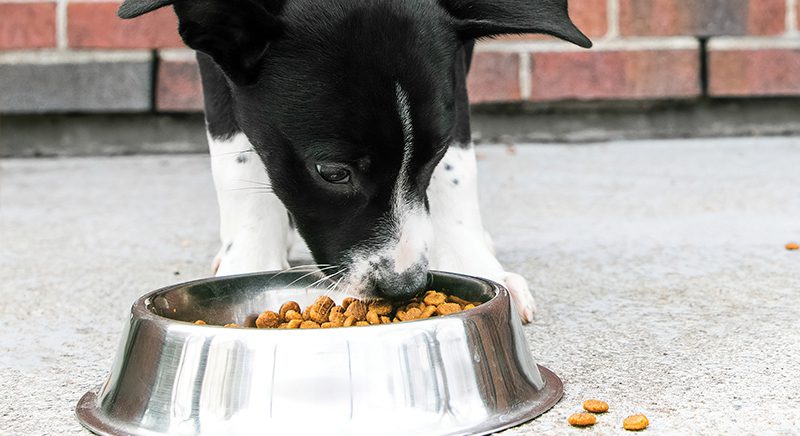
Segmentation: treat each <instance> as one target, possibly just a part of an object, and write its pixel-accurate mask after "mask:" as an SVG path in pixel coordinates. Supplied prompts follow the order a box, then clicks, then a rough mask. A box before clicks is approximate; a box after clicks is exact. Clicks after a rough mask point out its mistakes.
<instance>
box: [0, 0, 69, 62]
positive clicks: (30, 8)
mask: <svg viewBox="0 0 800 436" xmlns="http://www.w3.org/2000/svg"><path fill="white" fill-rule="evenodd" d="M55 45H56V4H55V3H54V2H42V3H0V50H8V49H21V48H44V47H55Z"/></svg>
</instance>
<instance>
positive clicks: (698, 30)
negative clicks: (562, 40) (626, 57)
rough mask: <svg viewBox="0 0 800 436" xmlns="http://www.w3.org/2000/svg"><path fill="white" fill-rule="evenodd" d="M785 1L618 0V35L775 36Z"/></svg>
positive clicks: (781, 22) (782, 22)
mask: <svg viewBox="0 0 800 436" xmlns="http://www.w3.org/2000/svg"><path fill="white" fill-rule="evenodd" d="M785 27H786V1H785V0H620V33H621V34H622V36H674V35H698V36H715V35H777V34H780V33H783V32H784V31H785Z"/></svg>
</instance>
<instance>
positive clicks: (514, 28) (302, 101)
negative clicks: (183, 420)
mask: <svg viewBox="0 0 800 436" xmlns="http://www.w3.org/2000/svg"><path fill="white" fill-rule="evenodd" d="M166 5H173V7H174V9H175V12H176V14H177V16H178V20H179V23H180V24H179V32H180V35H181V37H182V38H183V40H184V42H185V43H186V44H187V45H188V46H189V47H191V48H193V49H195V50H196V51H197V58H198V61H199V65H200V71H201V74H202V80H203V87H204V94H205V106H206V120H207V124H208V137H209V144H210V150H211V160H212V170H213V175H214V182H215V185H216V189H217V195H218V199H219V206H220V215H221V233H222V235H221V236H222V249H221V250H220V252H219V254H218V255H217V258H216V261H215V267H216V273H217V274H218V275H226V274H234V273H246V272H253V271H262V270H272V269H282V268H286V267H288V262H287V248H288V247H289V245H290V243H291V235H292V234H293V230H292V225H293V224H294V225H296V227H297V230H298V231H299V233H300V235H301V236H302V237H303V238H304V240H305V241H306V243H307V244H308V247H309V248H310V250H311V252H312V254H313V256H314V258H315V260H316V261H317V262H319V263H321V264H331V265H339V266H341V268H342V269H341V270H339V271H337V273H338V275H339V277H334V279H338V286H340V287H341V288H342V289H347V290H348V291H351V292H354V293H357V294H361V295H370V296H382V297H388V298H401V297H407V296H410V295H411V294H414V293H416V292H418V291H420V290H422V289H423V288H424V287H425V285H426V280H427V272H428V270H429V269H440V270H449V271H456V272H462V273H466V274H471V275H476V276H482V277H487V278H490V279H493V280H496V281H498V282H500V283H503V284H504V285H505V286H506V287H507V288H508V289H509V291H510V292H511V295H512V296H513V298H514V301H515V303H516V306H517V308H518V309H519V313H520V314H521V317H522V319H523V320H524V321H526V322H527V321H530V320H531V319H532V317H533V311H534V302H533V298H532V296H531V294H530V292H529V290H528V285H527V282H526V281H525V279H523V278H522V277H521V276H519V275H517V274H514V273H510V272H506V271H505V269H504V268H503V267H502V266H501V265H500V263H499V262H498V261H497V259H496V258H495V255H494V250H493V248H492V244H491V241H490V239H489V238H488V236H487V234H486V233H485V232H484V229H483V225H482V223H481V217H480V212H479V210H478V198H477V189H476V163H475V153H474V150H473V147H472V144H471V142H470V128H469V103H468V98H467V89H466V75H467V72H468V70H469V66H470V61H471V57H472V47H473V45H474V40H475V39H476V38H481V37H487V36H492V35H498V34H504V33H547V34H551V35H554V36H557V37H559V38H562V39H565V40H567V41H570V42H573V43H575V44H577V45H580V46H583V47H589V46H591V42H590V41H589V40H588V39H587V38H586V36H584V35H583V34H582V33H581V32H580V31H579V30H578V29H577V28H576V27H575V26H574V25H573V24H572V22H571V21H570V19H569V16H568V14H567V0H126V1H125V2H124V3H123V4H122V6H121V7H120V9H119V15H120V17H122V18H133V17H137V16H139V15H142V14H145V13H147V12H150V11H153V10H155V9H157V8H160V7H163V6H166ZM253 188H255V189H256V190H258V189H261V192H260V193H259V194H258V195H253V192H254V191H253Z"/></svg>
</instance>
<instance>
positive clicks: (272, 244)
mask: <svg viewBox="0 0 800 436" xmlns="http://www.w3.org/2000/svg"><path fill="white" fill-rule="evenodd" d="M208 144H209V150H210V152H211V171H212V173H213V175H214V186H215V187H216V191H217V201H218V202H219V213H220V238H221V239H222V248H221V249H220V251H219V253H218V254H217V257H216V259H215V261H214V264H215V268H216V275H218V276H221V275H231V274H241V273H248V272H256V271H266V270H275V269H284V268H287V267H288V266H289V263H288V259H287V250H288V247H289V246H290V244H291V231H290V226H289V216H288V214H287V211H286V208H285V207H284V206H283V203H282V202H281V201H280V200H279V199H278V197H277V196H276V195H275V194H273V193H272V189H271V183H270V181H269V177H268V175H267V171H266V169H265V168H264V164H263V163H262V162H261V159H260V158H259V156H258V155H257V154H256V153H255V152H254V151H253V146H252V145H251V144H250V142H249V141H248V140H247V137H246V136H245V135H244V134H243V133H238V134H236V135H234V136H233V137H231V138H230V139H228V140H217V139H214V138H212V137H211V136H210V135H209V136H208Z"/></svg>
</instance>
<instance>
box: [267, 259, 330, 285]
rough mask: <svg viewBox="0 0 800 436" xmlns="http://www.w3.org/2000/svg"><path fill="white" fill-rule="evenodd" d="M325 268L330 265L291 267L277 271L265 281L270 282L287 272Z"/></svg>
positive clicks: (312, 264) (317, 264)
mask: <svg viewBox="0 0 800 436" xmlns="http://www.w3.org/2000/svg"><path fill="white" fill-rule="evenodd" d="M326 266H331V265H330V264H327V263H309V264H306V265H297V266H293V267H290V268H287V269H285V270H283V271H278V272H277V273H275V274H273V275H271V276H270V277H269V278H268V279H267V282H269V281H270V280H272V279H274V278H275V277H278V276H279V275H281V274H285V273H288V272H292V271H295V270H298V269H303V268H319V267H326Z"/></svg>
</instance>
